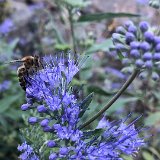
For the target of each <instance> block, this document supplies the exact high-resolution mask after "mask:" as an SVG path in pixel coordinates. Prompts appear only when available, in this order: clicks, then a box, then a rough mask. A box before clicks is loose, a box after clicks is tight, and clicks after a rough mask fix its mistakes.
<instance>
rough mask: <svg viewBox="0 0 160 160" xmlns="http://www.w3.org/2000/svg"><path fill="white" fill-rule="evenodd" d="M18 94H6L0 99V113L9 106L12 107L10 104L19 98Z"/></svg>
mask: <svg viewBox="0 0 160 160" xmlns="http://www.w3.org/2000/svg"><path fill="white" fill-rule="evenodd" d="M19 97H20V96H19V94H18V95H14V96H13V95H12V96H7V97H5V98H4V99H2V100H0V113H3V112H4V111H6V110H7V109H8V108H9V107H13V106H11V104H13V103H14V102H16V101H17V100H18V99H19Z"/></svg>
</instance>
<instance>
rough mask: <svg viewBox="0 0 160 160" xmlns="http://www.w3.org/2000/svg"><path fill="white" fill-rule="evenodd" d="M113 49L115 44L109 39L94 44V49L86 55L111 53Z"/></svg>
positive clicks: (91, 48)
mask: <svg viewBox="0 0 160 160" xmlns="http://www.w3.org/2000/svg"><path fill="white" fill-rule="evenodd" d="M111 47H113V42H112V40H111V39H107V40H105V41H104V42H102V43H100V44H94V45H93V46H92V47H90V48H89V49H87V50H86V51H85V54H86V55H89V54H93V53H94V52H97V51H109V49H110V48H111Z"/></svg>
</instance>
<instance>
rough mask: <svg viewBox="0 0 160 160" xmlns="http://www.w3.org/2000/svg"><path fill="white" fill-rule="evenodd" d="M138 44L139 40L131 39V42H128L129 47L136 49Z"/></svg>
mask: <svg viewBox="0 0 160 160" xmlns="http://www.w3.org/2000/svg"><path fill="white" fill-rule="evenodd" d="M139 44H140V43H139V42H137V41H133V42H131V43H130V47H131V49H138V48H139Z"/></svg>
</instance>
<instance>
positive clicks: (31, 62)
mask: <svg viewBox="0 0 160 160" xmlns="http://www.w3.org/2000/svg"><path fill="white" fill-rule="evenodd" d="M21 61H22V62H23V64H24V66H25V67H26V68H30V67H32V66H33V65H34V57H32V56H26V57H24V58H22V59H21Z"/></svg>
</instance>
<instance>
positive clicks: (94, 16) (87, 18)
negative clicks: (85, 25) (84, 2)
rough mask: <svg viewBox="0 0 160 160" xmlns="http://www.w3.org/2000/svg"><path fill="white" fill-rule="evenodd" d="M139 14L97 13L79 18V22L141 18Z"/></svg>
mask: <svg viewBox="0 0 160 160" xmlns="http://www.w3.org/2000/svg"><path fill="white" fill-rule="evenodd" d="M139 16H140V15H138V14H131V13H112V12H111V13H110V12H108V13H96V14H86V15H84V16H81V17H80V18H79V20H78V21H79V22H92V21H101V20H104V19H105V20H106V19H112V18H117V17H118V18H120V17H139Z"/></svg>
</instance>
